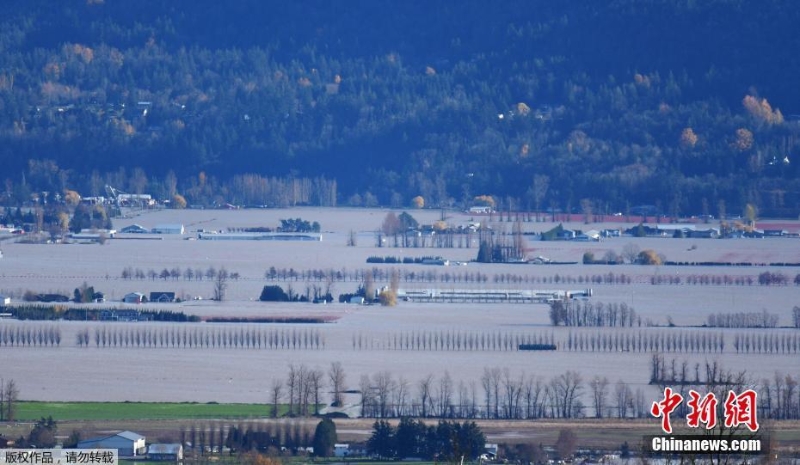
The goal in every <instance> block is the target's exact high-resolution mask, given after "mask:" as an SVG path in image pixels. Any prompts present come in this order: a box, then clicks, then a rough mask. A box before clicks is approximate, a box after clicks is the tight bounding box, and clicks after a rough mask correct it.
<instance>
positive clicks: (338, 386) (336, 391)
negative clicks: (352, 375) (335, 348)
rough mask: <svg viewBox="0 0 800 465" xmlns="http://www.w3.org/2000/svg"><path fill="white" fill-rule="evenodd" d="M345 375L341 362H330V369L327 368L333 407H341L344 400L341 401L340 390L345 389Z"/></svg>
mask: <svg viewBox="0 0 800 465" xmlns="http://www.w3.org/2000/svg"><path fill="white" fill-rule="evenodd" d="M346 379H347V376H346V374H345V372H344V367H343V366H342V362H333V363H331V367H330V369H328V380H329V381H330V386H331V389H332V390H333V402H332V405H333V406H334V407H341V406H342V405H343V404H344V402H343V401H342V392H343V391H344V389H345V386H344V385H345V382H346Z"/></svg>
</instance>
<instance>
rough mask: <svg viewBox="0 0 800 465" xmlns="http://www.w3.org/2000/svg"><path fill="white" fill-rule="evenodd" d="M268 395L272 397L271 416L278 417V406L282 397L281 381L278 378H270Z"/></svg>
mask: <svg viewBox="0 0 800 465" xmlns="http://www.w3.org/2000/svg"><path fill="white" fill-rule="evenodd" d="M270 395H271V397H272V399H271V401H272V418H278V408H279V407H280V404H281V398H282V397H283V381H281V380H280V379H278V378H275V379H273V380H272V386H270Z"/></svg>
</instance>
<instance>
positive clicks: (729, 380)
mask: <svg viewBox="0 0 800 465" xmlns="http://www.w3.org/2000/svg"><path fill="white" fill-rule="evenodd" d="M650 384H655V385H658V386H660V387H661V388H662V389H663V388H664V387H671V388H672V389H673V391H675V392H676V393H678V394H679V395H681V396H682V397H683V398H684V399H688V398H689V390H690V389H693V390H695V391H697V392H699V393H701V395H705V394H706V393H713V394H715V396H716V398H717V399H718V400H720V405H721V399H725V396H726V395H727V394H728V391H729V390H733V391H734V393H735V394H741V391H742V390H744V389H754V390H755V391H756V392H757V393H758V406H757V408H758V412H757V413H758V416H759V417H760V418H762V419H763V418H773V419H779V420H789V419H791V420H797V419H800V378H798V377H797V375H795V376H792V374H791V373H790V374H786V373H783V372H780V371H776V372H775V374H774V375H773V377H772V378H771V379H770V378H762V379H761V380H760V381H755V380H753V379H750V378H749V377H748V376H747V373H746V371H745V370H741V371H732V370H727V369H725V368H723V367H722V365H720V364H719V363H718V362H716V361H706V362H705V363H704V364H702V365H701V364H700V363H697V362H696V363H694V365H690V364H689V362H688V361H687V360H681V361H679V360H677V359H675V358H672V359H670V360H666V359H665V358H664V356H663V355H661V354H653V356H652V359H651V365H650ZM689 408H690V407H689V405H688V403H687V402H682V403H681V404H680V405H678V407H677V409H676V410H675V411H674V412H673V415H677V416H686V415H687V414H688V413H689Z"/></svg>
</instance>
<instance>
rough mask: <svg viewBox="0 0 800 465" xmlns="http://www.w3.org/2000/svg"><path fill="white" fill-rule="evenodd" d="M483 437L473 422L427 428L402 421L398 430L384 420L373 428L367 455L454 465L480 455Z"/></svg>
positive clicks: (420, 424)
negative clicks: (451, 464) (434, 461)
mask: <svg viewBox="0 0 800 465" xmlns="http://www.w3.org/2000/svg"><path fill="white" fill-rule="evenodd" d="M485 446H486V437H485V436H484V434H483V432H482V431H481V430H480V428H479V427H478V426H477V425H476V424H475V422H466V421H465V422H463V423H459V422H457V421H444V420H441V421H439V422H438V423H437V424H436V425H430V426H428V425H426V424H425V423H424V422H422V421H420V420H415V419H413V418H408V417H404V418H401V419H400V422H399V423H398V425H397V427H394V426H392V425H391V424H389V422H387V421H385V420H378V421H376V422H375V423H374V424H373V426H372V434H371V435H370V437H369V439H368V440H367V451H368V452H369V453H371V454H374V455H376V456H378V457H380V458H382V459H393V460H396V459H401V460H402V459H406V458H416V459H423V460H436V461H443V462H449V463H455V462H457V461H459V460H462V459H464V460H474V459H476V458H477V457H478V456H479V455H480V454H482V453H483V451H484V450H485Z"/></svg>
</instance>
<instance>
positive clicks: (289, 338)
mask: <svg viewBox="0 0 800 465" xmlns="http://www.w3.org/2000/svg"><path fill="white" fill-rule="evenodd" d="M92 342H94V345H95V347H137V348H139V347H146V348H147V347H149V348H175V347H178V348H203V349H267V350H281V349H287V350H288V349H293V350H309V349H310V350H320V349H324V348H325V338H324V337H323V336H322V335H321V334H320V333H319V331H317V330H309V329H297V328H293V329H291V330H289V329H281V330H278V329H271V330H266V329H263V328H258V329H256V328H255V327H243V326H242V327H238V328H216V329H214V328H210V329H209V328H198V327H193V328H190V327H187V326H183V327H177V326H172V327H156V326H147V327H141V326H130V325H126V326H102V327H95V329H94V331H93V333H92V332H91V331H90V330H89V329H88V328H84V329H83V330H80V331H78V333H77V335H76V344H77V345H78V346H79V347H90V346H91V345H92Z"/></svg>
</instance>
